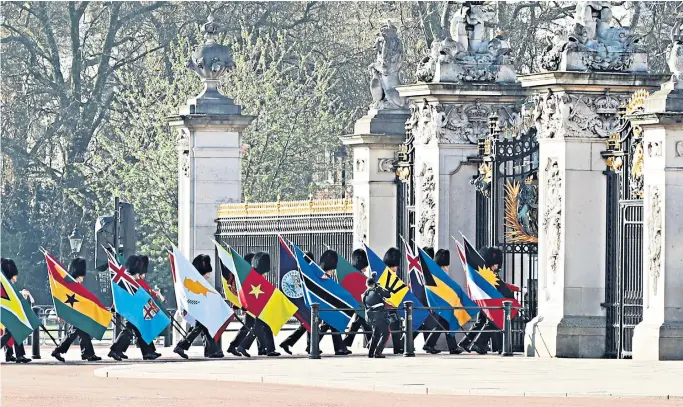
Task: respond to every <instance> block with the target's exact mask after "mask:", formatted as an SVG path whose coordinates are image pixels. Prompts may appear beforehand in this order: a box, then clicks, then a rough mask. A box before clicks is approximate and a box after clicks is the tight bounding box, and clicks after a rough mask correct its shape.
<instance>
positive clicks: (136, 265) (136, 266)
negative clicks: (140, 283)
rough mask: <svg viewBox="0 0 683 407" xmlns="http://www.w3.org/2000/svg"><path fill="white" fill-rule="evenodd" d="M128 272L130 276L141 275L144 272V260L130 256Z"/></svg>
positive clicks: (135, 255)
mask: <svg viewBox="0 0 683 407" xmlns="http://www.w3.org/2000/svg"><path fill="white" fill-rule="evenodd" d="M126 271H127V272H128V274H130V275H136V274H140V273H141V272H142V258H141V256H138V255H137V254H133V255H131V256H128V258H127V259H126Z"/></svg>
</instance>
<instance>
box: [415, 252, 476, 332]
mask: <svg viewBox="0 0 683 407" xmlns="http://www.w3.org/2000/svg"><path fill="white" fill-rule="evenodd" d="M419 250H420V256H422V261H424V264H425V266H426V267H425V269H424V270H423V271H422V272H423V275H424V288H425V294H426V295H427V302H428V303H429V306H430V307H472V308H467V309H455V310H449V309H444V310H434V312H435V313H437V314H439V315H440V316H441V317H443V319H445V320H446V321H448V324H449V328H450V329H452V330H457V329H460V328H461V327H462V326H463V325H465V324H466V323H467V322H468V321H469V320H470V319H472V318H473V317H474V316H475V315H476V314H477V312H479V309H478V306H477V304H475V303H474V301H472V300H471V299H470V297H468V296H467V294H466V293H465V290H463V289H462V287H460V285H459V284H458V283H456V282H455V281H454V280H453V279H452V278H451V276H449V275H448V274H447V273H446V272H445V271H444V270H442V269H441V267H439V265H438V264H436V262H435V261H434V260H432V259H431V257H429V256H428V255H427V253H425V252H424V251H422V249H419Z"/></svg>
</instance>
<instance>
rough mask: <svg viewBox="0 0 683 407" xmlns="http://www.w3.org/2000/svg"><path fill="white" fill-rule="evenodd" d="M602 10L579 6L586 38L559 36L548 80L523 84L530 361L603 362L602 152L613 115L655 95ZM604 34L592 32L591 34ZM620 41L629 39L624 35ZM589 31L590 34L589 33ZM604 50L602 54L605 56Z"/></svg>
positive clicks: (546, 63) (633, 49)
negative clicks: (535, 181) (531, 219)
mask: <svg viewBox="0 0 683 407" xmlns="http://www.w3.org/2000/svg"><path fill="white" fill-rule="evenodd" d="M604 3H605V2H595V3H594V4H592V5H578V6H577V10H576V15H575V26H574V27H576V28H575V29H581V30H585V32H584V33H583V34H585V35H587V36H588V37H589V38H588V39H587V40H585V39H584V38H583V37H580V38H579V39H580V40H581V41H579V42H576V41H569V40H567V39H566V37H565V38H560V37H558V40H557V41H556V42H555V46H554V47H553V48H552V49H550V50H548V51H546V52H545V53H544V55H543V56H542V62H541V65H542V67H543V68H544V69H545V70H547V71H549V72H544V73H539V74H532V75H527V76H523V77H520V81H521V82H522V86H523V87H525V88H526V89H527V90H528V91H529V93H530V94H533V95H535V112H534V119H535V122H536V128H537V131H538V133H537V134H538V138H539V156H540V157H539V158H540V167H539V205H538V213H539V218H540V219H539V236H538V238H539V239H538V241H539V244H538V256H539V262H538V263H539V278H538V281H539V288H538V315H537V317H536V318H534V319H533V320H532V321H531V322H530V323H528V324H527V327H526V334H525V339H524V340H525V346H526V348H527V352H528V354H531V355H533V354H534V353H535V355H536V356H541V357H595V358H599V357H602V356H603V355H604V353H605V334H606V329H607V327H606V322H605V310H604V309H603V308H602V307H601V304H602V303H604V298H605V258H606V185H605V183H606V181H605V175H603V171H605V169H606V166H605V162H604V160H603V159H602V157H601V152H602V151H604V150H606V145H605V140H606V138H607V136H608V133H609V132H610V130H611V129H612V128H613V127H614V126H615V124H616V122H617V115H616V113H617V108H619V106H621V105H622V104H623V103H624V102H625V101H626V100H627V99H628V98H629V97H630V95H631V94H632V93H633V92H635V91H636V90H638V89H642V88H645V89H652V88H653V87H654V86H657V82H658V81H660V79H659V78H660V77H659V76H650V75H647V54H646V53H644V52H641V50H640V49H639V48H638V47H637V45H636V44H632V43H629V42H623V43H614V42H613V41H611V39H610V38H609V36H606V37H604V38H603V37H601V34H600V33H603V34H605V35H606V34H608V33H609V32H608V31H609V30H617V28H605V26H607V27H609V24H610V21H607V20H606V21H601V18H602V17H601V16H603V15H605V16H610V15H611V14H610V13H609V10H608V9H609V6H607V5H604ZM596 24H600V25H602V27H603V29H604V30H608V31H604V30H602V31H601V30H598V32H597V33H596V31H595V29H594V28H595V25H596ZM619 30H624V33H623V34H624V35H625V36H626V37H629V36H631V33H630V32H629V30H628V28H619ZM586 32H587V34H586ZM604 50H608V51H607V52H603V51H604Z"/></svg>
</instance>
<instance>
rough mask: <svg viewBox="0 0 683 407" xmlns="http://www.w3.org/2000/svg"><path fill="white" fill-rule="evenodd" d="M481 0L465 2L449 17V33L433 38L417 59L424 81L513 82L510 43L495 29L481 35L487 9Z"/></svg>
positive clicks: (514, 78) (418, 72)
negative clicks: (488, 37)
mask: <svg viewBox="0 0 683 407" xmlns="http://www.w3.org/2000/svg"><path fill="white" fill-rule="evenodd" d="M483 6H484V2H482V1H467V2H464V3H463V5H462V7H461V8H460V10H459V12H458V13H455V15H454V16H453V18H452V19H451V27H450V36H449V37H447V38H445V39H443V40H442V41H434V42H433V43H432V45H431V48H430V50H429V54H428V55H427V56H425V57H424V58H423V59H422V61H420V62H419V64H418V68H417V79H418V80H419V81H423V82H433V81H434V82H456V83H460V82H499V83H508V82H516V81H517V75H516V74H515V71H514V67H513V66H512V60H511V58H510V46H509V44H508V43H507V41H506V40H505V38H504V37H503V32H502V31H498V32H497V33H496V35H495V37H494V38H492V39H491V40H490V41H486V40H485V39H484V33H485V23H486V21H487V15H486V12H485V11H484V9H483Z"/></svg>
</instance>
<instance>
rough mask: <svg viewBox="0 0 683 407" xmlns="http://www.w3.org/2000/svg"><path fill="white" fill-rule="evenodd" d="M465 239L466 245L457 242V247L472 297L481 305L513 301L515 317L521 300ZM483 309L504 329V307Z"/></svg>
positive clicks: (495, 305) (491, 305)
mask: <svg viewBox="0 0 683 407" xmlns="http://www.w3.org/2000/svg"><path fill="white" fill-rule="evenodd" d="M463 239H464V241H465V245H464V246H462V245H460V244H457V248H458V256H459V257H460V261H461V262H462V267H463V269H464V270H465V275H466V276H467V290H468V291H469V293H470V297H471V298H472V300H473V301H474V302H475V303H477V305H479V306H480V307H500V306H502V305H503V301H512V307H513V308H512V315H511V318H514V317H515V316H516V315H517V312H518V307H519V302H518V301H517V300H516V299H515V298H514V295H513V294H512V292H511V291H510V289H509V288H508V287H507V286H506V285H505V283H503V282H502V281H501V280H500V278H499V277H498V276H497V275H496V273H494V272H493V271H492V270H491V269H490V268H488V267H487V266H486V262H485V261H484V259H483V258H482V257H481V255H480V254H479V253H478V252H477V251H476V250H474V247H472V245H471V244H470V242H468V241H467V239H465V237H464V236H463ZM483 311H484V312H485V313H486V316H487V317H488V318H489V319H490V320H491V322H493V323H494V324H496V326H497V327H498V328H500V329H503V322H504V320H505V318H504V313H503V310H502V309H484V310H483Z"/></svg>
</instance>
